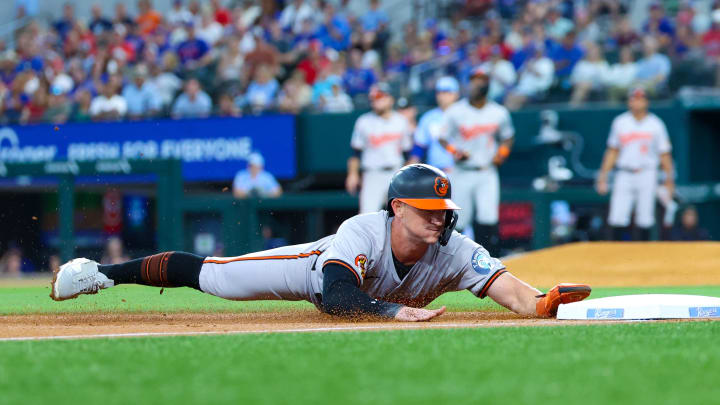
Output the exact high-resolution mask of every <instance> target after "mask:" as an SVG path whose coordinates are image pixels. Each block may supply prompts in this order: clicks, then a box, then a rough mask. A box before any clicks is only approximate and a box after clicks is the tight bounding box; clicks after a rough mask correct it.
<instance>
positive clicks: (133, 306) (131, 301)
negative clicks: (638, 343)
mask: <svg viewBox="0 0 720 405" xmlns="http://www.w3.org/2000/svg"><path fill="white" fill-rule="evenodd" d="M640 293H668V294H697V295H708V296H716V297H720V286H707V287H655V288H596V289H594V290H593V292H592V295H591V296H590V298H600V297H607V296H612V295H625V294H640ZM49 294H50V288H49V287H18V288H0V315H11V314H35V313H67V312H104V311H115V312H237V311H281V310H287V309H298V308H314V307H313V305H312V304H309V303H307V302H288V301H255V302H235V301H228V300H223V299H220V298H217V297H213V296H210V295H207V294H203V293H201V292H199V291H196V290H193V289H190V288H167V289H165V290H164V292H163V294H162V295H160V289H158V288H151V287H143V286H128V285H122V286H118V287H113V288H110V289H107V290H103V291H101V292H100V293H99V294H97V295H83V296H80V297H78V298H77V299H74V300H68V301H62V302H55V301H53V300H51V299H50V297H49V296H48V295H49ZM123 300H124V301H123ZM441 305H446V306H447V307H448V309H449V310H450V311H488V310H493V311H495V310H501V309H503V308H502V307H500V306H499V305H497V304H495V303H494V302H492V300H490V299H483V300H480V299H477V298H476V297H475V296H473V295H472V294H470V293H469V292H457V293H448V294H445V295H443V296H441V297H440V298H438V299H437V300H435V301H434V302H433V303H432V304H431V305H430V306H431V307H439V306H441Z"/></svg>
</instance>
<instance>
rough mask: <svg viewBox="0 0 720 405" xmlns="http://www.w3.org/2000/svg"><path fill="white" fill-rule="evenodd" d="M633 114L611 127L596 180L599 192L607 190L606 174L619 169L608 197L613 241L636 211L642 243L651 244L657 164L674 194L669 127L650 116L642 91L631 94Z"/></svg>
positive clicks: (622, 117) (625, 113)
mask: <svg viewBox="0 0 720 405" xmlns="http://www.w3.org/2000/svg"><path fill="white" fill-rule="evenodd" d="M628 107H629V111H626V112H624V113H622V114H620V115H619V116H617V117H615V119H614V120H613V122H612V126H611V127H610V135H609V137H608V141H607V150H606V151H605V156H604V157H603V161H602V166H601V167H600V172H599V174H598V177H597V182H596V188H597V191H598V193H600V194H606V193H607V192H608V174H609V173H610V170H612V169H613V168H615V169H616V172H615V180H614V183H613V187H612V194H611V196H610V213H609V215H608V224H609V225H610V226H611V227H612V228H613V238H614V239H615V240H621V239H622V235H623V233H624V232H625V228H626V227H628V226H629V225H630V214H631V213H632V211H633V208H634V209H635V225H636V226H637V227H638V229H639V232H638V234H639V235H638V239H641V240H649V239H650V228H651V227H652V226H653V224H655V198H656V191H657V185H658V170H657V168H658V162H659V163H660V165H661V166H662V169H663V171H664V172H665V188H666V189H667V193H668V195H670V196H672V195H673V194H674V191H675V184H674V180H673V161H672V155H671V154H670V151H671V149H672V147H671V145H670V139H669V137H668V133H667V128H666V127H665V124H664V123H663V122H662V120H661V119H660V118H658V117H657V116H656V115H655V114H653V113H650V112H648V100H647V97H646V95H645V91H644V90H643V89H641V88H637V89H633V90H631V92H630V94H629V96H628Z"/></svg>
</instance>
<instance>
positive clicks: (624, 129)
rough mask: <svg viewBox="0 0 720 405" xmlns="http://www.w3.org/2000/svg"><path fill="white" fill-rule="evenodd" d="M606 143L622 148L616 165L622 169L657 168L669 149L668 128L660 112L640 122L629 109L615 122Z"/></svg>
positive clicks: (650, 114) (649, 115) (616, 118)
mask: <svg viewBox="0 0 720 405" xmlns="http://www.w3.org/2000/svg"><path fill="white" fill-rule="evenodd" d="M607 145H608V146H609V147H611V148H616V149H618V150H619V154H618V158H617V162H616V163H615V165H616V166H617V167H618V168H621V169H627V170H637V169H657V167H658V164H659V162H660V155H661V154H663V153H667V152H670V150H671V145H670V138H669V137H668V133H667V128H666V127H665V124H664V123H663V122H662V120H661V119H660V118H658V117H657V115H655V114H653V113H648V115H646V116H645V117H644V118H643V119H642V120H640V121H638V120H637V119H635V117H634V116H633V115H632V113H630V112H629V111H627V112H624V113H622V114H620V115H618V116H617V117H615V119H614V120H613V122H612V126H611V127H610V136H608V141H607Z"/></svg>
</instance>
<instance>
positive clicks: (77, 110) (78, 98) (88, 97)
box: [70, 89, 92, 122]
mask: <svg viewBox="0 0 720 405" xmlns="http://www.w3.org/2000/svg"><path fill="white" fill-rule="evenodd" d="M91 102H92V94H90V91H88V90H85V89H83V90H80V91H78V92H76V93H75V104H74V105H73V109H72V113H71V114H70V119H71V120H72V121H75V122H87V121H90V119H91V115H90V105H91Z"/></svg>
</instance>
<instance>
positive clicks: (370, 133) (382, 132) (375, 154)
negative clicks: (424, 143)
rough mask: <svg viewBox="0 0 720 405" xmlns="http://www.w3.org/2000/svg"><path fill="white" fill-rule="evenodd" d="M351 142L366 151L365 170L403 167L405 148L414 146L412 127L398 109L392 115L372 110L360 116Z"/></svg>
mask: <svg viewBox="0 0 720 405" xmlns="http://www.w3.org/2000/svg"><path fill="white" fill-rule="evenodd" d="M350 146H352V148H353V149H357V150H361V151H362V154H361V156H360V167H361V168H362V169H364V170H377V169H382V168H399V167H401V166H402V165H403V163H404V159H403V151H409V150H410V149H411V148H412V130H411V128H410V124H409V123H408V121H407V119H406V118H405V117H403V116H402V115H401V114H400V113H398V112H396V111H393V112H392V113H391V115H390V117H389V118H388V119H385V118H382V117H380V116H379V115H377V114H375V113H374V112H372V111H371V112H368V113H365V114H363V115H361V116H360V117H358V119H357V121H356V122H355V128H354V129H353V134H352V139H351V140H350Z"/></svg>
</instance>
